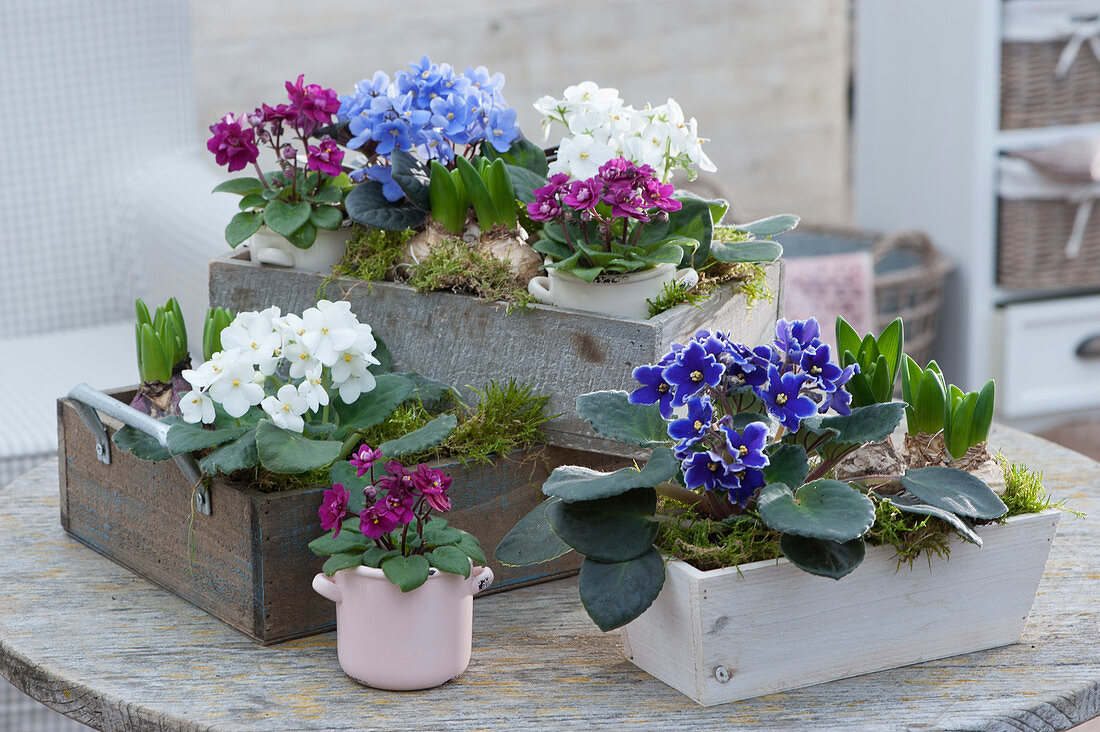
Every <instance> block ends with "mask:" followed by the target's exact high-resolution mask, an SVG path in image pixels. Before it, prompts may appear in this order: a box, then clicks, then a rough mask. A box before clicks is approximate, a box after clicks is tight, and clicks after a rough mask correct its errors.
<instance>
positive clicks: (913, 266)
mask: <svg viewBox="0 0 1100 732" xmlns="http://www.w3.org/2000/svg"><path fill="white" fill-rule="evenodd" d="M782 242H783V246H784V247H785V248H786V250H787V255H786V256H788V257H790V256H795V257H797V256H800V255H803V256H814V255H815V254H818V255H820V254H836V253H840V252H849V251H853V250H864V251H866V250H867V249H870V250H871V258H872V260H873V261H874V267H875V278H874V299H875V327H876V328H877V329H878V331H879V332H881V331H882V329H883V328H885V327H886V326H887V325H889V323H890V322H891V321H892V320H893V319H894V318H898V317H900V318H902V319H903V320H904V321H905V345H904V347H905V352H906V353H907V354H909V356H910V357H912V358H913V359H914V360H916V361H919V362H921V363H922V364H923V363H926V362H927V359H928V357H929V354H930V351H931V346H932V341H934V340H935V338H936V327H937V325H938V322H939V314H940V304H941V302H942V299H943V298H942V295H943V285H944V280H945V278H946V277H947V274H948V273H949V272H950V271H951V270H952V269H953V268H954V264H953V263H952V262H951V260H950V259H948V258H947V257H946V256H945V255H943V254H942V253H940V252H939V251H938V250H937V249H936V248H935V246H933V244H932V241H931V240H930V239H929V238H928V235H927V234H925V233H924V232H921V231H915V230H903V231H896V232H891V233H888V234H882V235H878V234H876V233H875V232H870V231H866V230H861V229H852V228H848V227H838V226H812V227H811V226H800V227H799V228H798V229H796V230H795V231H792V232H791V233H790V234H787V235H785V236H783V237H782ZM827 327H831V326H827Z"/></svg>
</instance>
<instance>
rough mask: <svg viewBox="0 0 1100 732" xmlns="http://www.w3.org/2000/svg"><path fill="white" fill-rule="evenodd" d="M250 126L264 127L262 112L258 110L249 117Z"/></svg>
mask: <svg viewBox="0 0 1100 732" xmlns="http://www.w3.org/2000/svg"><path fill="white" fill-rule="evenodd" d="M248 124H250V125H252V126H253V127H262V126H263V124H264V115H263V113H262V112H260V110H256V111H255V112H253V113H252V114H250V115H248Z"/></svg>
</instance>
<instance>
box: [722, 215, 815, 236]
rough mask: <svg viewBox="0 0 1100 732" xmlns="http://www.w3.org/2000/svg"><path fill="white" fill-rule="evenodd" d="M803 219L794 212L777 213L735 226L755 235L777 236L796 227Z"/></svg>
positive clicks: (739, 229)
mask: <svg viewBox="0 0 1100 732" xmlns="http://www.w3.org/2000/svg"><path fill="white" fill-rule="evenodd" d="M801 220H802V219H801V218H800V217H798V216H796V215H794V214H777V215H775V216H769V217H767V218H766V219H758V220H756V221H750V222H749V223H747V224H738V225H737V226H735V227H734V228H736V229H737V230H738V231H747V232H748V233H750V234H752V235H753V236H775V235H777V234H782V233H784V232H787V231H790V230H791V229H793V228H795V227H796V226H798V223H799V222H800V221H801Z"/></svg>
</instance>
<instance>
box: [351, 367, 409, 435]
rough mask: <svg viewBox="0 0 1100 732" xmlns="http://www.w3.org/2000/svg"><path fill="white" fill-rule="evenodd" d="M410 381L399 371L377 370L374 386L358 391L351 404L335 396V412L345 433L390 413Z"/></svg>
mask: <svg viewBox="0 0 1100 732" xmlns="http://www.w3.org/2000/svg"><path fill="white" fill-rule="evenodd" d="M412 392H413V382H412V381H410V380H409V379H407V378H405V377H404V376H401V375H400V374H379V375H378V376H376V377H375V386H374V388H373V389H371V390H370V391H368V392H366V393H364V394H360V395H359V398H358V399H356V400H355V401H354V402H352V403H351V404H345V403H344V402H343V400H340V399H336V400H335V404H336V413H337V414H338V415H340V427H341V428H342V429H343V430H344V433H345V434H347V433H348V432H351V431H353V430H365V429H367V428H368V427H373V426H375V425H376V424H379V423H381V422H382V421H383V420H385V419H386V417H389V416H390V415H391V414H393V410H394V409H396V408H397V405H398V404H400V403H401V402H403V401H405V400H406V399H408V398H409V395H410V394H412Z"/></svg>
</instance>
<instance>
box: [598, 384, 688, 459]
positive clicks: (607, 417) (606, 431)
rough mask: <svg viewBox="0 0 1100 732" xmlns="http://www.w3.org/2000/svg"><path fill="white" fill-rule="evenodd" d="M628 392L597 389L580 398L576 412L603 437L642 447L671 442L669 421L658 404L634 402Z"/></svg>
mask: <svg viewBox="0 0 1100 732" xmlns="http://www.w3.org/2000/svg"><path fill="white" fill-rule="evenodd" d="M628 397H629V395H628V394H627V393H626V392H625V391H594V392H590V393H588V394H581V395H580V396H579V397H577V413H578V414H580V416H581V417H582V418H583V419H584V420H585V421H586V422H588V425H589V426H590V427H591V428H592V429H593V430H595V431H596V432H598V433H600V434H601V435H603V436H604V437H610V438H611V439H612V440H618V441H619V442H625V443H626V444H628V445H638V446H640V447H655V446H657V445H669V444H671V443H672V439H671V438H670V437H669V436H668V422H667V421H665V419H664V417H662V416H661V410H660V407H658V405H656V404H631V403H630V402H629V401H628Z"/></svg>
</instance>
